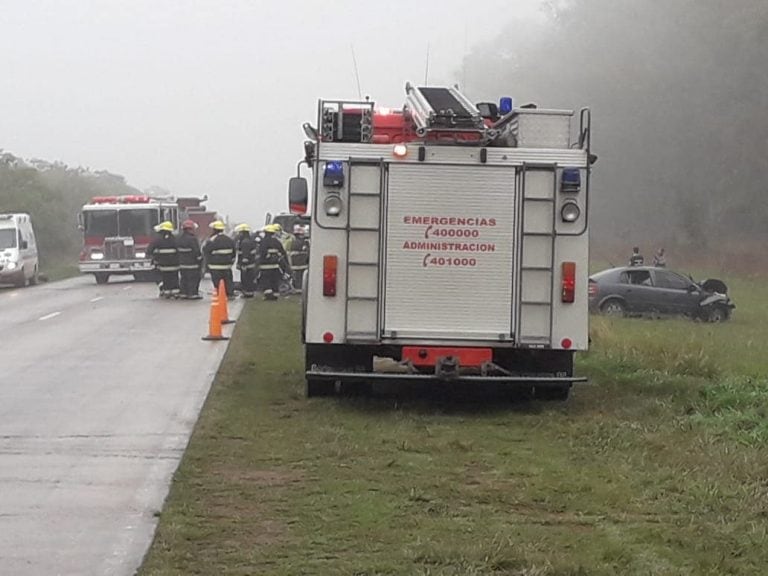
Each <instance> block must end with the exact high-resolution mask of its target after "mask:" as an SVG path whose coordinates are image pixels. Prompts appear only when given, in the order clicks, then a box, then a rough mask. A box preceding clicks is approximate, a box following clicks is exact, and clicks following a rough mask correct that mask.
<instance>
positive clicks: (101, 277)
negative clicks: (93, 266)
mask: <svg viewBox="0 0 768 576" xmlns="http://www.w3.org/2000/svg"><path fill="white" fill-rule="evenodd" d="M93 276H94V277H95V278H96V284H106V283H107V282H109V274H107V273H105V272H96V273H95V274H94V275H93Z"/></svg>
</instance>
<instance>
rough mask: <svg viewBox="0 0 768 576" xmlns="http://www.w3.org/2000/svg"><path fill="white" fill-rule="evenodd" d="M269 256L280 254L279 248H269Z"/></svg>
mask: <svg viewBox="0 0 768 576" xmlns="http://www.w3.org/2000/svg"><path fill="white" fill-rule="evenodd" d="M267 254H280V250H278V249H277V248H268V249H267Z"/></svg>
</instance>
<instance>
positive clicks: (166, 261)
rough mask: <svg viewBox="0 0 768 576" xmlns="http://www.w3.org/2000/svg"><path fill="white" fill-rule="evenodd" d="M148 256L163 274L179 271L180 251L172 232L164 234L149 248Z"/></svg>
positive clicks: (153, 241)
mask: <svg viewBox="0 0 768 576" xmlns="http://www.w3.org/2000/svg"><path fill="white" fill-rule="evenodd" d="M147 256H149V257H150V258H151V259H152V261H153V262H154V263H155V266H157V269H158V270H160V271H161V272H175V271H177V270H178V269H179V251H178V248H177V246H176V238H174V236H173V234H171V233H170V232H163V233H162V234H161V235H160V236H158V237H156V238H155V239H154V240H152V242H151V243H150V244H149V246H147Z"/></svg>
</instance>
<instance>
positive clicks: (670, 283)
mask: <svg viewBox="0 0 768 576" xmlns="http://www.w3.org/2000/svg"><path fill="white" fill-rule="evenodd" d="M656 284H657V285H658V286H659V288H669V289H671V290H687V289H688V286H689V284H690V282H688V280H686V279H685V278H683V277H682V276H678V275H677V274H675V273H673V272H663V271H658V270H657V271H656Z"/></svg>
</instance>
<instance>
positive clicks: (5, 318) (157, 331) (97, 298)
mask: <svg viewBox="0 0 768 576" xmlns="http://www.w3.org/2000/svg"><path fill="white" fill-rule="evenodd" d="M209 286H210V285H209V284H208V283H207V282H206V283H205V284H204V288H205V289H206V290H207V289H208V288H209ZM208 310H209V301H208V299H207V298H206V300H201V301H161V300H159V299H158V298H157V290H156V288H155V286H154V285H153V284H142V283H135V282H132V281H123V282H121V281H119V280H112V281H110V283H109V284H107V285H105V286H96V284H95V283H94V281H93V278H91V277H79V278H73V279H70V280H65V281H62V282H54V283H51V284H43V285H41V286H37V287H33V288H25V289H0V334H2V343H1V344H0V574H3V575H5V574H8V575H14V576H27V575H35V576H38V575H41V576H52V575H57V574H58V575H73V576H74V575H77V576H87V575H94V576H95V575H98V576H103V575H113V574H114V575H131V574H133V573H134V572H135V570H136V569H137V568H138V566H139V565H140V563H141V560H142V558H143V556H144V554H145V552H146V550H147V548H148V547H149V545H150V543H151V541H152V537H153V534H154V530H155V527H156V524H157V518H156V516H155V515H156V513H157V512H159V511H160V510H161V508H162V505H163V501H164V499H165V497H166V495H167V493H168V487H169V484H170V481H171V477H172V475H173V473H174V471H175V470H176V467H177V466H178V463H179V460H180V458H181V456H182V454H183V452H184V449H185V447H186V445H187V442H188V439H189V436H190V433H191V431H192V428H193V426H194V423H195V421H196V420H197V415H198V413H199V411H200V408H201V407H202V404H203V402H204V400H205V397H206V395H207V393H208V390H209V388H210V384H211V382H212V380H213V377H214V375H215V374H216V370H217V369H218V366H219V363H220V361H221V358H222V356H223V354H224V352H225V350H226V342H204V341H202V340H201V339H200V337H201V336H203V335H204V334H205V333H206V332H207V319H208ZM239 310H240V305H239V303H238V302H234V303H232V305H230V316H232V317H236V316H237V314H238V313H239ZM228 328H229V327H225V333H228V332H231V329H228Z"/></svg>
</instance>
